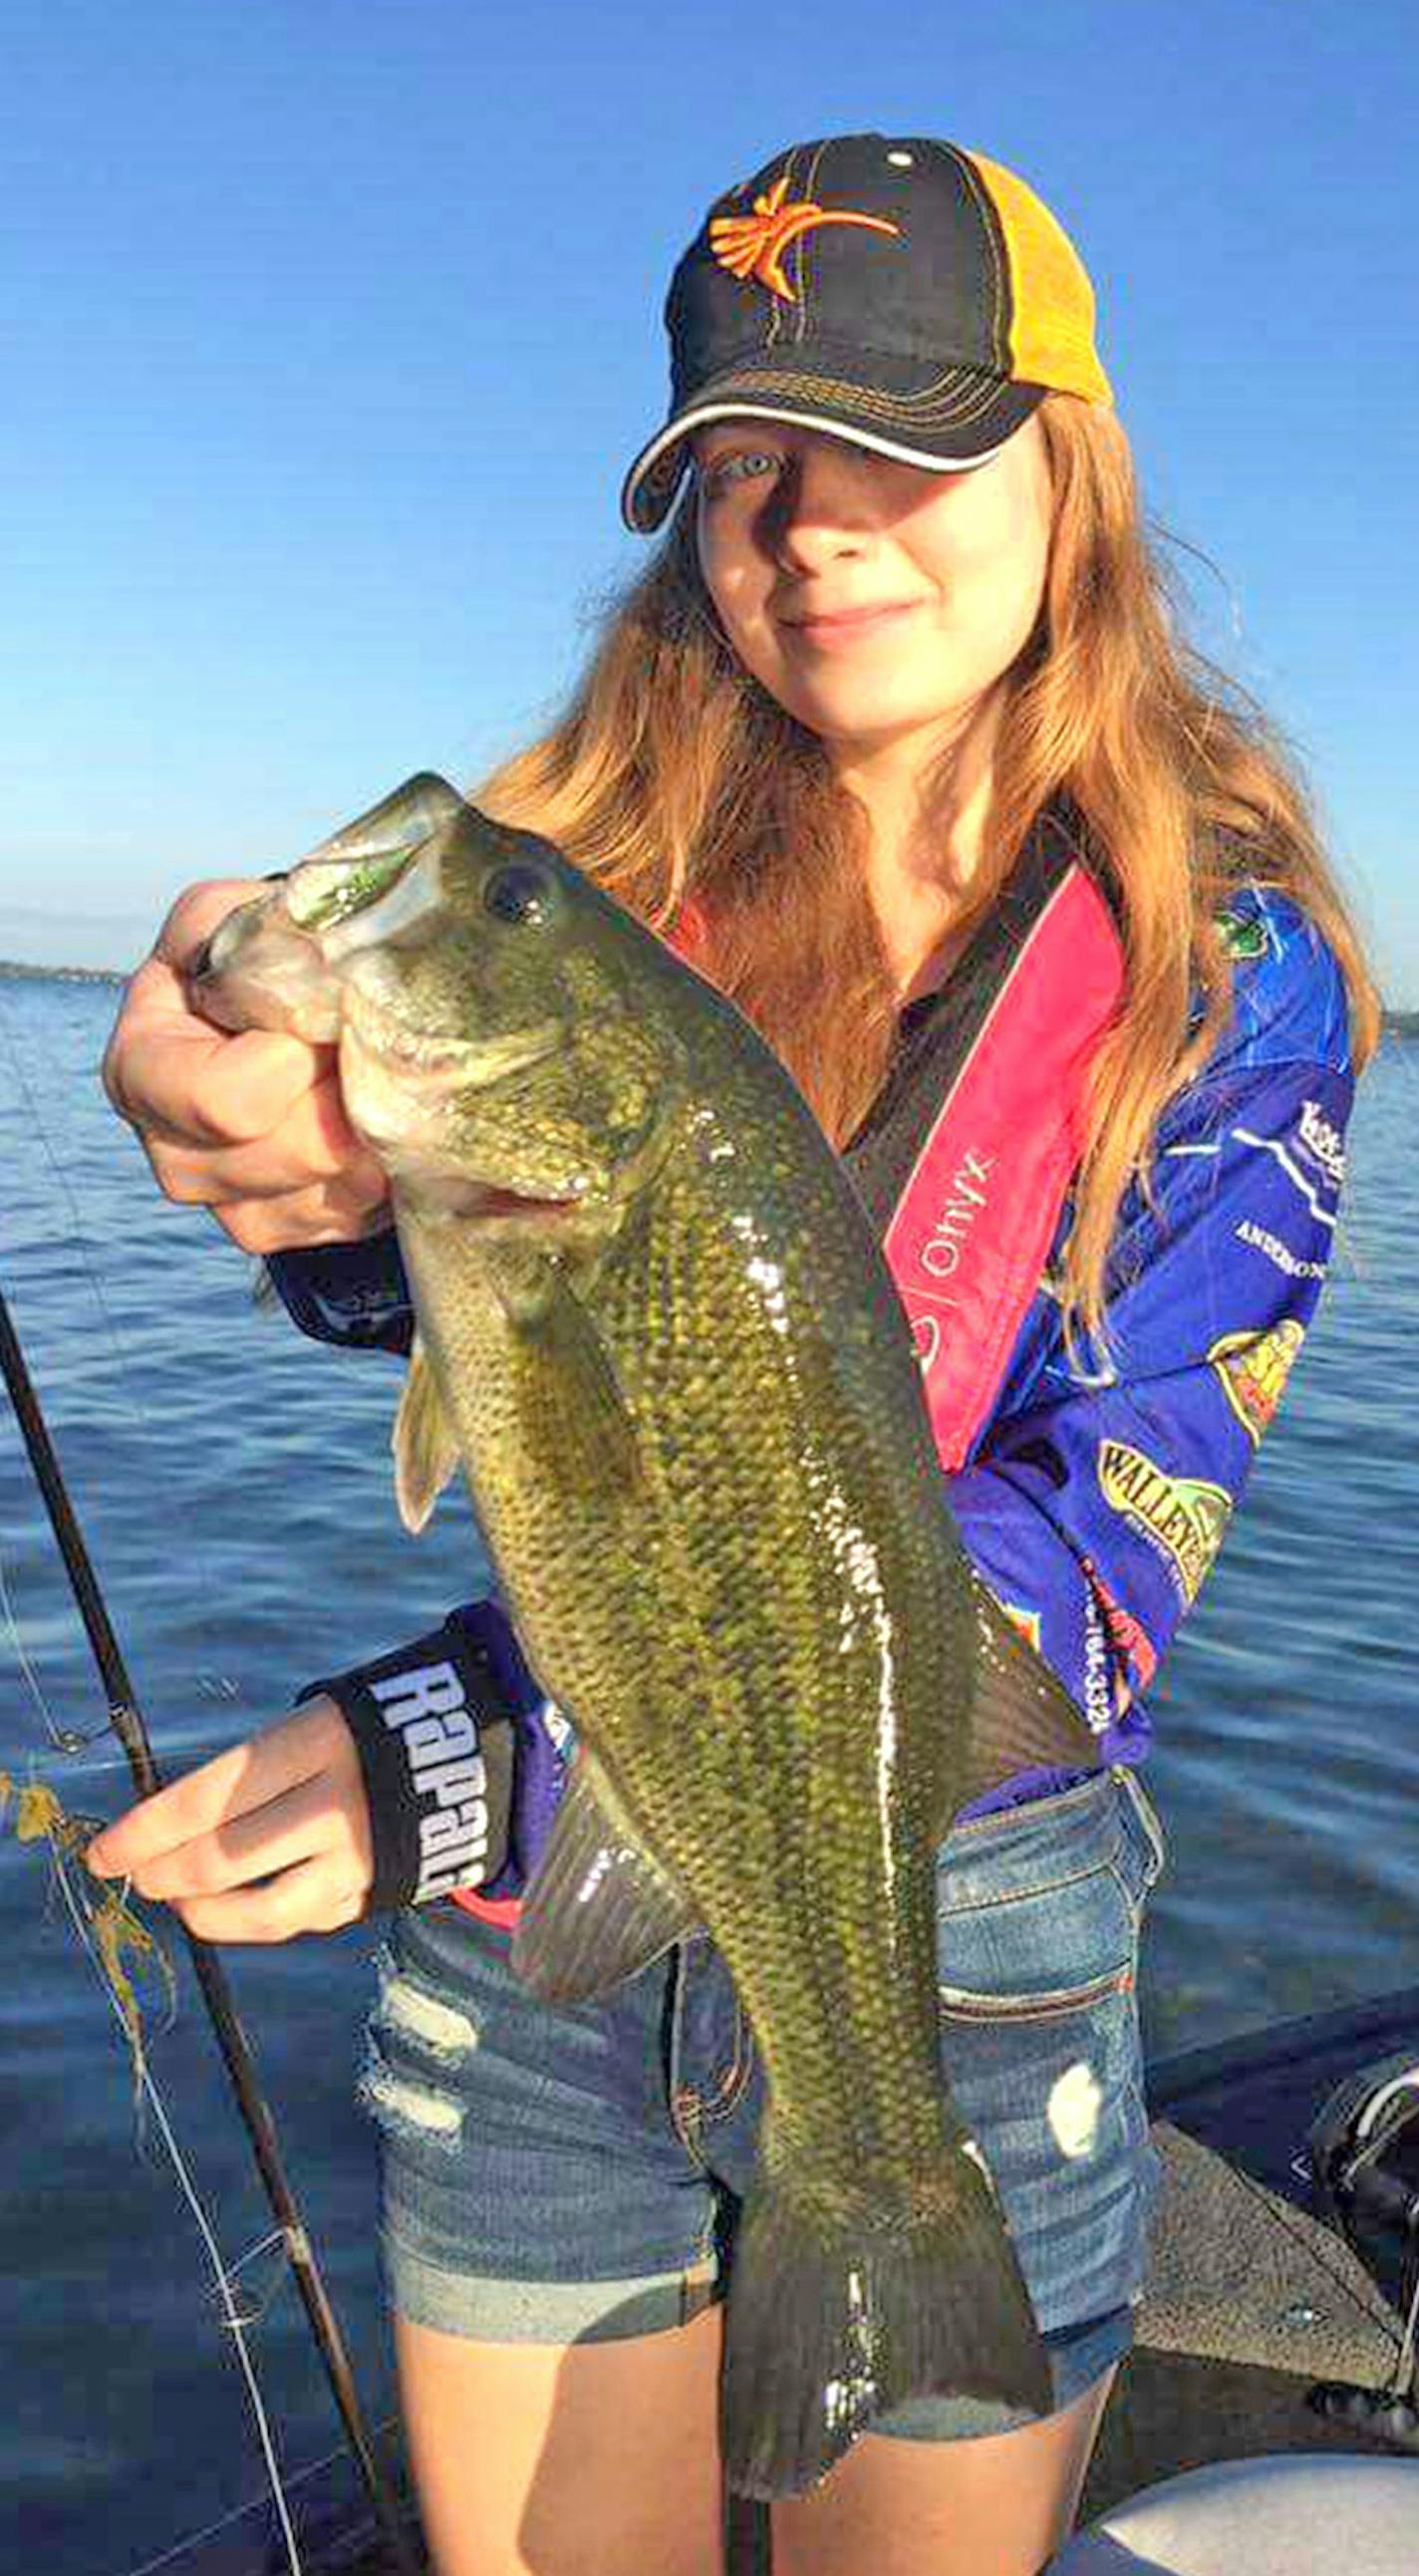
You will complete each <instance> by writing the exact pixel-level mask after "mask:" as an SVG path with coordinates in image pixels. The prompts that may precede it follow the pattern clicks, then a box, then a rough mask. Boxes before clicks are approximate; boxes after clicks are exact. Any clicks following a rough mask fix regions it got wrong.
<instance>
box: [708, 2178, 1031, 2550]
mask: <svg viewBox="0 0 1419 2576" xmlns="http://www.w3.org/2000/svg"><path fill="white" fill-rule="evenodd" d="M933 2390H934V2391H938V2392H942V2391H944V2392H947V2393H950V2394H952V2395H957V2394H960V2395H967V2394H968V2395H970V2396H973V2397H981V2398H986V2399H995V2400H998V2401H1000V2402H1001V2403H1003V2404H1005V2405H1007V2406H1010V2407H1013V2408H1016V2409H1018V2410H1019V2411H1021V2412H1023V2413H1026V2414H1030V2415H1045V2414H1048V2413H1049V2412H1050V2410H1051V2408H1052V2406H1053V2404H1054V2397H1053V2393H1052V2386H1051V2380H1050V2372H1049V2361H1048V2356H1047V2354H1046V2352H1045V2348H1044V2345H1043V2343H1042V2342H1041V2340H1040V2336H1039V2330H1038V2328H1037V2326H1036V2324H1035V2319H1034V2314H1033V2311H1032V2310H1031V2307H1030V2300H1029V2294H1028V2292H1027V2290H1026V2288H1025V2284H1024V2281H1023V2280H1022V2278H1021V2275H1020V2268H1019V2265H1018V2263H1017V2262H1016V2259H1015V2254H1014V2250H1013V2248H1012V2246H1011V2243H1010V2239H1009V2237H1008V2236H1007V2234H1006V2232H1005V2227H1004V2223H1003V2221H1002V2218H1001V2215H1000V2207H999V2203H998V2201H997V2200H996V2198H995V2194H994V2190H993V2187H992V2185H991V2183H990V2181H989V2178H988V2176H987V2174H986V2172H985V2170H984V2168H983V2166H982V2164H981V2163H980V2161H979V2159H978V2156H977V2154H976V2151H975V2149H974V2148H973V2147H971V2146H969V2145H966V2144H962V2145H959V2146H956V2147H953V2148H952V2149H950V2150H949V2152H948V2153H947V2154H946V2155H945V2156H944V2157H943V2159H942V2163H941V2166H940V2167H939V2169H938V2170H937V2172H936V2173H934V2174H933V2175H931V2176H930V2177H928V2178H927V2179H926V2181H925V2182H924V2183H923V2184H922V2185H920V2186H919V2187H918V2188H917V2189H916V2190H915V2191H914V2192H913V2194H912V2197H911V2199H910V2201H909V2202H908V2203H906V2204H905V2205H904V2206H902V2207H900V2208H899V2209H896V2210H893V2209H891V2208H884V2207H883V2205H882V2203H881V2201H880V2200H874V2199H873V2198H872V2197H871V2196H870V2195H869V2194H867V2193H866V2192H863V2191H861V2190H856V2189H855V2190H853V2191H852V2192H850V2193H849V2192H847V2191H843V2190H841V2189H835V2190H830V2189H828V2188H826V2187H824V2186H823V2185H821V2184H819V2183H814V2184H813V2185H811V2186H809V2187H807V2188H805V2187H804V2186H803V2185H802V2183H801V2182H796V2181H795V2179H794V2178H793V2177H791V2176H781V2177H779V2178H778V2179H777V2180H775V2179H771V2178H769V2177H765V2178H764V2179H762V2180H761V2181H760V2182H759V2183H758V2184H756V2185H755V2187H754V2188H753V2189H752V2190H751V2191H750V2193H749V2196H748V2198H747V2200H746V2202H745V2205H744V2211H743V2216H742V2218H741V2221H740V2226H739V2233H738V2240H737V2243H736V2245H735V2249H734V2263H733V2270H732V2273H731V2276H730V2285H729V2307H728V2318H727V2324H726V2335H725V2353H724V2370H723V2377H722V2382H721V2392H720V2440H721V2447H722V2450H723V2456H724V2469H725V2476H726V2479H727V2481H728V2483H729V2485H730V2486H731V2487H732V2488H733V2489H734V2491H735V2492H736V2493H737V2494H739V2495H748V2496H760V2497H763V2498H765V2499H768V2498H771V2497H774V2496H783V2495H792V2494H795V2493H797V2492H799V2491H800V2490H801V2489H802V2488H804V2487H807V2486H811V2485H813V2484H814V2483H815V2482H816V2481H817V2480H818V2479H819V2478H821V2477H824V2476H825V2475H826V2474H827V2471H828V2470H829V2469H830V2468H831V2467H832V2465H833V2463H834V2461H835V2460H838V2459H840V2458H841V2457H842V2455H843V2453H844V2452H845V2451H846V2450H847V2449H848V2448H849V2447H850V2445H851V2444H852V2443H853V2442H854V2441H855V2440H856V2439H857V2436H858V2435H859V2433H862V2432H865V2431H866V2430H867V2429H868V2426H869V2424H870V2422H871V2420H872V2419H873V2418H874V2417H875V2416H878V2415H881V2414H883V2413H885V2412H886V2411H887V2410H888V2409H889V2408H891V2407H893V2406H898V2405H900V2404H901V2403H902V2402H903V2400H904V2399H905V2398H907V2397H912V2396H918V2395H922V2394H925V2393H926V2392H928V2391H933Z"/></svg>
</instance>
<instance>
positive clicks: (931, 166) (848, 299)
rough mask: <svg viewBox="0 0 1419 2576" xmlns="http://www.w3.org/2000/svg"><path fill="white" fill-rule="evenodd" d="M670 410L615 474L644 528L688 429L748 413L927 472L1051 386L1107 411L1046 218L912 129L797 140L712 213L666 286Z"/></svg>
mask: <svg viewBox="0 0 1419 2576" xmlns="http://www.w3.org/2000/svg"><path fill="white" fill-rule="evenodd" d="M665 322H666V328H667V330H668V331H669V334H670V381H671V394H670V416H669V418H668V420H667V421H666V423H665V425H664V427H663V428H662V429H659V430H657V432H656V434H655V436H654V437H653V438H652V439H651V440H650V441H649V442H648V444H647V445H646V446H645V447H643V448H642V449H641V452H640V454H639V456H638V457H637V458H636V460H635V463H634V464H633V465H632V467H631V470H630V472H629V474H628V475H627V477H626V481H625V485H624V488H623V491H622V494H621V508H622V513H623V516H624V517H625V519H626V522H627V525H628V526H630V527H632V528H636V529H640V530H642V531H646V532H648V531H649V530H651V529H653V528H658V527H659V526H660V524H661V521H662V520H663V519H664V518H665V516H666V513H667V512H668V510H669V509H670V507H671V504H672V502H673V501H674V498H675V494H676V492H677V490H678V488H679V484H680V479H681V476H682V475H683V473H684V471H685V467H686V464H687V462H688V450H687V447H686V444H685V442H686V439H687V437H688V434H689V432H690V431H691V430H693V429H696V428H698V427H700V426H701V425H702V424H704V423H706V422H708V421H713V420H723V419H728V418H733V417H735V416H737V415H739V414H742V413H744V412H753V413H757V414H759V415H760V416H762V417H763V418H764V419H767V420H784V421H793V422H796V423H798V424H799V426H800V427H804V428H808V429H820V430H826V431H828V432H829V433H830V434H831V435H833V436H836V437H839V438H847V439H850V440H852V441H853V442H854V443H855V444H856V445H858V446H861V447H868V448H873V449H875V450H876V451H877V452H878V453H879V454H881V455H883V456H893V457H897V458H900V459H901V460H903V461H904V462H905V463H907V464H910V465H922V466H926V467H928V468H929V469H932V470H934V471H937V472H941V473H949V472H952V471H959V470H961V469H962V468H965V467H968V466H972V465H979V464H981V463H983V461H984V460H985V458H986V457H988V456H991V455H993V454H994V452H995V450H996V449H997V448H999V447H1003V446H1004V444H1005V441H1006V439H1007V438H1009V437H1011V436H1012V434H1013V433H1014V431H1015V430H1017V429H1018V428H1019V427H1020V426H1021V424H1022V422H1024V421H1026V420H1028V418H1029V416H1030V414H1031V412H1032V411H1033V410H1034V409H1035V407H1036V405H1037V404H1038V403H1039V401H1040V400H1041V398H1042V396H1043V395H1044V394H1046V393H1047V392H1050V391H1055V392H1059V393H1070V394H1078V395H1080V396H1082V398H1083V399H1084V400H1085V401H1086V402H1094V403H1101V404H1109V403H1111V402H1112V399H1113V397H1112V394H1111V392H1110V389H1109V381H1108V378H1107V376H1106V375H1105V374H1104V371H1103V368H1102V367H1101V366H1100V364H1099V359H1098V355H1097V352H1096V350H1095V346H1094V291H1093V288H1092V287H1091V285H1090V283H1089V279H1088V275H1087V273H1086V271H1085V268H1084V264H1083V262H1082V260H1081V259H1080V257H1079V255H1078V252H1077V251H1076V250H1075V248H1074V246H1073V244H1072V242H1071V241H1070V240H1069V237H1068V235H1067V234H1066V233H1065V231H1064V230H1063V228H1062V226H1061V225H1060V224H1059V223H1057V222H1056V220H1055V218H1054V216H1053V215H1052V214H1051V213H1050V211H1049V209H1048V207H1047V206H1045V205H1044V204H1043V203H1042V202H1041V200H1040V199H1039V198H1038V197H1037V196H1036V195H1035V193H1034V190H1033V189H1032V188H1029V187H1027V186H1026V184H1025V181H1024V180H1023V179H1019V178H1017V177H1016V176H1015V174H1014V172H1013V171H1010V170H1006V169H1004V168H1002V166H1001V165H1000V163H999V162H998V161H988V160H987V159H986V158H985V156H984V154H983V153H980V152H967V151H964V150H962V148H961V147H960V146H959V145H958V144H955V143H942V142H938V141H935V140H932V139H931V138H929V137H928V138H924V137H922V136H919V135H912V136H900V137H899V136H890V135H885V134H844V135H838V136H834V137H829V138H827V139H826V140H824V141H820V142H817V143H798V144H794V145H793V146H792V147H791V149H790V150H788V151H787V152H782V153H779V154H778V155H777V156H776V158H775V159H774V160H772V161H770V162H767V163H766V164H765V166H764V168H763V169H762V170H760V171H758V172H757V173H756V175H755V176H754V177H753V178H752V179H747V180H745V181H744V183H743V184H742V185H741V186H739V187H734V188H731V189H729V190H728V192H727V193H726V194H725V195H724V196H722V197H719V198H717V199H716V201H715V203H714V205H713V206H712V207H711V208H710V211H709V214H708V215H707V216H706V218H705V221H704V224H703V225H702V227H701V229H700V231H699V232H698V233H697V234H696V236H695V239H694V240H693V242H692V243H691V244H690V247H689V249H688V250H687V251H686V253H685V255H684V257H683V259H682V260H681V261H680V264H679V266H678V267H677V269H676V271H675V275H674V277H673V279H672V280H671V286H670V293H669V296H668V297H667V299H666V306H665Z"/></svg>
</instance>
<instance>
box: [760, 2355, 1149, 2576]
mask: <svg viewBox="0 0 1419 2576" xmlns="http://www.w3.org/2000/svg"><path fill="white" fill-rule="evenodd" d="M1115 2367H1116V2365H1115ZM1113 2379H1114V2372H1113V2370H1109V2371H1107V2372H1106V2373H1105V2374H1104V2376H1103V2377H1102V2378H1101V2379H1098V2380H1096V2381H1095V2383H1094V2385H1093V2387H1092V2388H1086V2389H1085V2391H1084V2394H1083V2396H1082V2397H1077V2398H1076V2399H1075V2401H1074V2403H1073V2405H1072V2406H1066V2407H1065V2408H1063V2409H1062V2410H1061V2412H1060V2413H1059V2414H1058V2415H1051V2416H1048V2417H1047V2418H1046V2419H1045V2421H1044V2422H1043V2423H1040V2424H1027V2425H1025V2426H1024V2427H1023V2428H1022V2430H1021V2431H1019V2432H1018V2433H995V2434H988V2435H986V2436H984V2437H983V2438H982V2439H980V2440H976V2441H968V2442H898V2441H893V2440H891V2439H890V2438H889V2437H888V2436H886V2435H885V2434H874V2433H866V2434H864V2435H863V2438H862V2440H861V2441H860V2442H857V2443H855V2444H854V2446H853V2448H852V2450H851V2451H849V2453H848V2455H847V2457H846V2459H845V2460H840V2461H839V2463H838V2466H837V2467H836V2468H835V2469H834V2470H833V2471H832V2473H831V2475H830V2476H829V2477H827V2478H825V2479H824V2481H823V2483H822V2485H821V2486H820V2487H815V2488H814V2489H813V2490H812V2491H811V2493H809V2494H808V2495H804V2496H795V2497H794V2498H793V2499H792V2500H791V2501H790V2502H787V2503H784V2504H776V2505H775V2506H774V2509H773V2525H774V2576H865V2571H867V2570H870V2571H871V2576H1039V2570H1040V2569H1041V2568H1042V2567H1043V2566H1044V2565H1045V2563H1046V2561H1047V2560H1048V2559H1049V2558H1050V2557H1052V2556H1053V2554H1054V2552H1055V2550H1057V2549H1059V2548H1060V2547H1062V2545H1063V2543H1064V2541H1065V2539H1066V2538H1067V2536H1068V2533H1069V2531H1070V2528H1071V2526H1072V2524H1073V2521H1074V2517H1075V2514H1076V2513H1077V2511H1078V2509H1079V2497H1080V2493H1081V2491H1082V2489H1083V2485H1084V2475H1085V2471H1086V2470H1087V2468H1088V2465H1089V2456H1090V2453H1091V2452H1092V2450H1093V2447H1094V2442H1095V2438H1096V2436H1097V2433H1098V2429H1099V2424H1100V2422H1101V2420H1102V2417H1103V2412H1104V2405H1105V2401H1106V2400H1107V2397H1108V2393H1109V2390H1110V2388H1111V2387H1112V2385H1113Z"/></svg>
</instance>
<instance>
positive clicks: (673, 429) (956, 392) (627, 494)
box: [621, 352, 1045, 536]
mask: <svg viewBox="0 0 1419 2576" xmlns="http://www.w3.org/2000/svg"><path fill="white" fill-rule="evenodd" d="M774 354H775V363H774V365H773V366H772V368H770V367H768V366H766V367H765V368H763V369H762V370H756V369H754V368H753V367H752V366H747V367H746V366H741V367H737V368H736V369H735V370H734V372H733V373H732V374H730V375H725V376H719V377H716V378H714V379H713V380H712V381H711V382H710V383H709V384H706V385H702V386H701V387H700V389H699V391H698V392H697V393H696V394H695V395H694V396H693V397H692V399H691V400H690V401H689V402H687V403H685V404H683V405H682V406H681V408H680V410H679V411H677V412H674V413H672V415H671V417H670V419H669V420H668V421H667V422H666V423H665V426H664V428H663V429H660V430H657V432H656V434H655V436H654V438H652V439H651V440H650V441H649V443H648V445H646V446H645V447H643V448H642V449H641V452H640V454H639V456H638V457H637V458H636V460H635V463H634V464H633V466H632V467H631V470H630V472H629V474H628V475H627V476H626V480H625V483H624V484H623V486H622V489H621V515H622V517H623V518H624V520H625V522H626V525H627V527H628V528H632V529H635V530H636V531H637V532H638V533H639V534H640V535H643V536H644V535H649V534H650V533H651V531H652V530H654V529H656V528H658V527H659V526H660V525H661V523H662V521H663V520H664V519H665V517H666V516H667V514H668V512H669V510H670V508H671V506H672V504H673V502H674V499H675V495H676V492H677V491H678V490H679V487H680V480H681V477H682V475H683V474H684V471H685V467H686V464H687V462H688V453H687V446H686V442H687V440H688V439H689V437H690V435H691V433H692V431H694V430H696V429H702V428H705V427H706V426H707V425H708V424H709V423H710V422H711V421H716V420H735V419H740V418H742V417H743V416H744V415H745V414H746V413H748V414H750V415H752V416H753V417H754V418H755V419H758V420H778V421H786V422H788V423H790V424H791V425H792V426H794V427H796V428H799V429H816V430H821V431H822V432H823V433H824V435H825V436H827V437H829V438H843V439H847V440H848V441H849V442H850V443H851V444H852V445H853V446H855V447H866V448H869V449H871V451H872V452H873V454H874V455H877V456H890V457H892V458H894V459H895V461H896V462H897V463H898V464H902V465H918V466H921V467H923V468H924V470H925V471H926V472H927V473H928V474H961V473H966V472H969V470H970V468H971V467H972V466H973V465H983V464H984V463H985V462H986V459H987V458H988V457H991V456H994V455H996V454H998V452H999V450H1000V449H1001V448H1002V447H1003V446H1004V445H1005V443H1006V441H1007V439H1010V438H1013V437H1014V435H1015V432H1016V430H1017V429H1020V428H1022V427H1023V425H1024V423H1025V422H1026V421H1027V420H1028V419H1029V417H1030V415H1031V413H1032V412H1033V411H1035V410H1037V408H1038V406H1039V404H1040V402H1041V401H1042V400H1043V397H1044V393H1045V387H1044V386H1043V385H1020V384H1014V383H1011V382H1008V381H1003V380H1002V379H1001V378H1000V377H999V376H992V375H987V374H985V373H984V371H983V370H982V369H980V368H975V367H957V368H954V369H953V370H952V371H951V374H950V376H949V377H942V376H940V375H938V376H937V377H935V378H934V379H933V381H932V383H931V385H930V386H929V387H927V388H926V389H925V390H924V391H923V392H922V393H920V394H915V395H912V394H904V395H895V396H893V395H885V394H882V393H880V392H878V391H876V390H874V389H872V388H869V387H865V386H863V387H859V386H854V385H848V384H845V383H844V382H843V381H842V380H841V378H837V377H827V376H819V375H810V374H808V373H806V372H805V373H804V374H803V375H802V376H801V377H798V378H795V377H794V376H792V375H790V374H789V373H788V371H787V370H786V369H785V367H784V365H783V357H782V353H781V352H776V353H774Z"/></svg>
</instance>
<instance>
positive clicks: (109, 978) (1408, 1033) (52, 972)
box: [0, 957, 1419, 1038]
mask: <svg viewBox="0 0 1419 2576" xmlns="http://www.w3.org/2000/svg"><path fill="white" fill-rule="evenodd" d="M0 976H3V977H7V978H9V979H10V980H11V981H12V982H17V983H24V984H126V983H127V981H128V977H127V975H126V974H124V973H123V972H122V971H121V969H120V968H118V967H117V966H27V965H25V964H24V963H23V962H22V961H21V960H20V959H19V958H15V957H0ZM1384 1031H1385V1036H1386V1037H1389V1038H1419V1011H1386V1012H1385V1015H1384Z"/></svg>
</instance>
